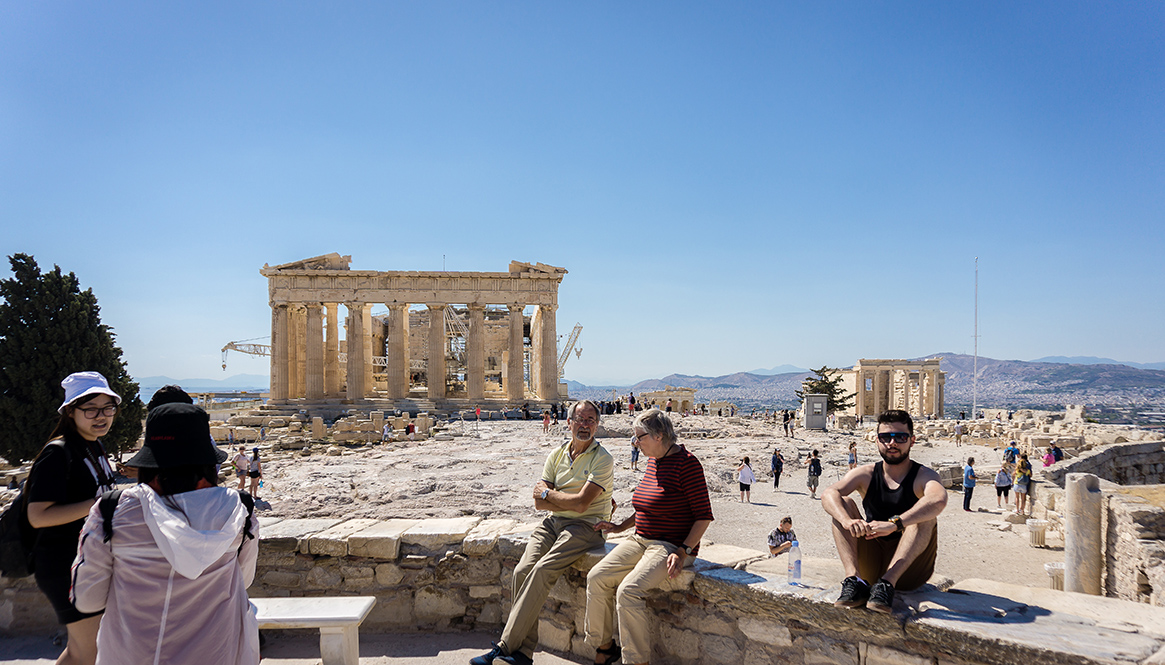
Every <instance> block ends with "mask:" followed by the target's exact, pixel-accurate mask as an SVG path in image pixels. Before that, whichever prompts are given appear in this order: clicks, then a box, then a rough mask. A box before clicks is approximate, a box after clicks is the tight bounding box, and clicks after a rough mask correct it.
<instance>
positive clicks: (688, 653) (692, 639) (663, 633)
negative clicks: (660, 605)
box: [659, 623, 700, 661]
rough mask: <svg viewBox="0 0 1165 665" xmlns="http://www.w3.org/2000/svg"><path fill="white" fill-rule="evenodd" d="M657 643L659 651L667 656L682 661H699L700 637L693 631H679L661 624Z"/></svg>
mask: <svg viewBox="0 0 1165 665" xmlns="http://www.w3.org/2000/svg"><path fill="white" fill-rule="evenodd" d="M659 641H660V643H659V647H660V650H662V651H663V652H664V653H666V654H668V655H669V656H673V657H676V658H681V659H683V660H697V661H698V660H699V659H700V636H699V634H698V633H696V632H695V631H691V630H681V629H678V628H675V627H674V626H670V625H668V624H666V623H661V624H660V626H659Z"/></svg>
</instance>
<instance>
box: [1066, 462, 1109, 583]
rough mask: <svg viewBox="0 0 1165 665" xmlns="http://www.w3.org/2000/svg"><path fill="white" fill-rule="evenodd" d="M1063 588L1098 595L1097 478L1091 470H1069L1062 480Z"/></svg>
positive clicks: (1101, 548)
mask: <svg viewBox="0 0 1165 665" xmlns="http://www.w3.org/2000/svg"><path fill="white" fill-rule="evenodd" d="M1064 498H1065V503H1066V504H1067V506H1066V507H1067V510H1066V511H1065V512H1066V515H1065V517H1066V519H1065V520H1064V525H1065V529H1064V591H1075V592H1077V593H1088V594H1092V595H1094V596H1099V595H1100V594H1101V593H1102V591H1103V589H1101V585H1100V576H1101V569H1102V568H1103V567H1104V534H1103V532H1102V531H1101V528H1100V527H1101V513H1102V512H1103V500H1104V497H1103V495H1102V494H1101V492H1100V479H1099V478H1097V477H1096V476H1094V475H1092V474H1091V473H1069V474H1068V478H1067V479H1066V480H1065V483H1064Z"/></svg>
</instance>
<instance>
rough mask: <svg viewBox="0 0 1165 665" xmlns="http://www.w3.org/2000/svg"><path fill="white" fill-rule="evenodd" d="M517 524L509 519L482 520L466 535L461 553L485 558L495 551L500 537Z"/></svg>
mask: <svg viewBox="0 0 1165 665" xmlns="http://www.w3.org/2000/svg"><path fill="white" fill-rule="evenodd" d="M517 523H518V522H517V520H507V519H490V520H482V521H481V522H480V523H478V525H477V526H475V527H473V529H471V530H470V532H469V533H468V534H466V535H465V540H464V541H463V542H462V544H461V551H462V552H463V553H465V554H467V555H469V556H485V555H487V554H489V553H490V552H493V551H494V547H495V546H496V545H497V542H498V537H499V536H501V535H502V534H503V533H507V532H509V531H510V530H511V529H513V528H514V526H515V525H517Z"/></svg>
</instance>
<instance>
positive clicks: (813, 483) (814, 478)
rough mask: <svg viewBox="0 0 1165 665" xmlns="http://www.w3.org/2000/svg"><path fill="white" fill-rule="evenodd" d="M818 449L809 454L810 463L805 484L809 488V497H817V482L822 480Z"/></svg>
mask: <svg viewBox="0 0 1165 665" xmlns="http://www.w3.org/2000/svg"><path fill="white" fill-rule="evenodd" d="M817 455H818V452H817V451H816V450H814V451H813V453H812V454H811V455H810V456H809V464H808V465H807V467H808V468H807V470H806V473H805V485H806V486H807V487H808V488H809V498H810V499H816V498H817V484H818V483H819V482H820V481H821V458H820V457H818V456H817Z"/></svg>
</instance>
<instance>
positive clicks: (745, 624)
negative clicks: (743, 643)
mask: <svg viewBox="0 0 1165 665" xmlns="http://www.w3.org/2000/svg"><path fill="white" fill-rule="evenodd" d="M736 625H737V627H739V628H740V632H742V633H744V634H745V636H746V637H748V639H750V640H754V641H756V642H761V643H763V644H771V645H773V646H778V647H787V646H792V645H793V636H792V634H791V633H790V632H789V628H788V626H786V625H785V624H783V623H781V622H779V621H770V620H768V619H758V618H756V617H750V616H742V617H740V619H739V620H738V621H737V622H736Z"/></svg>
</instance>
